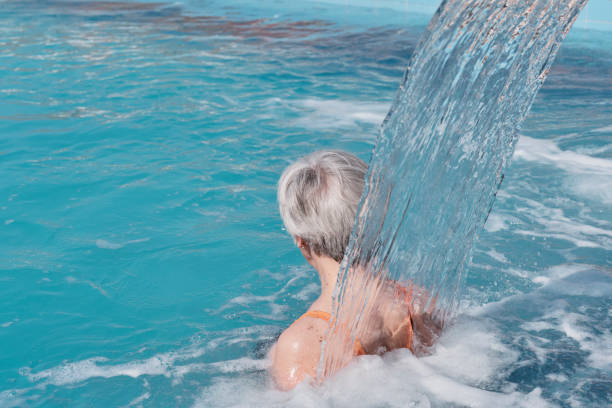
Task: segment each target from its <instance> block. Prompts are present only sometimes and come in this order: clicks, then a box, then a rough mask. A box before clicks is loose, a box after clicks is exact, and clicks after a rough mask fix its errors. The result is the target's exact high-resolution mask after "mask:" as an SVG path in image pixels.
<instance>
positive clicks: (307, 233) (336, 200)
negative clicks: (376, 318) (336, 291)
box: [278, 150, 368, 262]
mask: <svg viewBox="0 0 612 408" xmlns="http://www.w3.org/2000/svg"><path fill="white" fill-rule="evenodd" d="M367 170H368V166H367V164H365V163H364V162H363V160H361V159H359V158H358V157H356V156H354V155H352V154H350V153H347V152H343V151H340V150H322V151H317V152H314V153H311V154H309V155H308V156H305V157H303V158H301V159H299V160H297V161H296V162H295V163H293V164H291V165H290V166H289V167H287V168H286V169H285V171H284V172H283V174H282V175H281V178H280V180H279V181H278V204H279V208H280V214H281V217H282V219H283V222H284V223H285V228H287V231H288V232H289V233H290V234H291V236H292V237H293V238H294V239H296V238H298V237H299V238H301V239H303V240H304V241H306V243H308V245H309V246H310V248H311V249H312V250H313V251H314V252H315V253H316V254H317V255H327V256H330V257H331V258H333V259H335V260H336V261H337V262H341V261H342V258H343V257H344V251H345V250H346V247H347V245H348V242H349V238H350V235H351V231H352V229H353V224H354V222H355V214H356V213H357V205H359V200H360V199H361V193H362V192H363V187H364V184H365V175H366V172H367Z"/></svg>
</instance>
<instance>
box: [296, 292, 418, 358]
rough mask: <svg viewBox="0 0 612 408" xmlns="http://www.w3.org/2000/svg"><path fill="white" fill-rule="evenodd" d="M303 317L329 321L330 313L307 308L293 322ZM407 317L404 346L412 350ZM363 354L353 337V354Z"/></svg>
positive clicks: (357, 340)
mask: <svg viewBox="0 0 612 408" xmlns="http://www.w3.org/2000/svg"><path fill="white" fill-rule="evenodd" d="M406 293H407V289H406ZM304 317H313V318H315V319H322V320H325V321H326V322H329V319H331V315H330V314H329V313H327V312H323V311H321V310H309V311H307V312H306V313H304V314H303V315H301V316H300V317H299V318H298V319H297V320H296V321H295V322H293V323H294V324H295V323H296V322H298V321H299V320H301V319H302V318H304ZM408 319H409V320H410V321H409V324H408V325H407V326H406V327H407V330H408V341H407V343H406V346H405V347H406V348H408V349H411V350H412V319H411V318H410V316H408ZM364 354H367V353H366V351H365V349H364V348H363V345H362V344H361V342H360V341H359V339H355V344H354V345H353V355H355V356H363V355H364Z"/></svg>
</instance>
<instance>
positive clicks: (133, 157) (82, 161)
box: [0, 1, 612, 407]
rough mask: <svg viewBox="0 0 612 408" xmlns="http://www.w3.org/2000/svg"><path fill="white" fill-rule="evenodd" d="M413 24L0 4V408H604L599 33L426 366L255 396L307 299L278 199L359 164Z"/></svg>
mask: <svg viewBox="0 0 612 408" xmlns="http://www.w3.org/2000/svg"><path fill="white" fill-rule="evenodd" d="M411 10H412V9H411ZM411 10H404V9H403V8H402V7H395V8H385V7H373V8H367V7H350V6H348V5H347V3H345V2H337V3H336V4H333V3H316V2H313V3H308V7H305V6H297V5H295V4H292V3H290V2H278V3H273V4H266V5H259V6H255V5H253V4H249V2H246V1H245V2H239V1H230V2H207V3H200V2H196V1H186V2H173V3H135V2H125V3H105V2H78V1H73V2H65V1H44V2H43V1H40V2H38V1H31V2H23V1H22V2H16V1H15V2H13V1H8V2H6V1H5V2H0V32H1V33H2V35H0V119H1V120H0V135H2V137H1V138H0V175H1V176H2V177H1V178H0V254H1V255H2V256H1V257H0V262H1V263H0V406H71V407H72V406H76V407H78V406H100V407H107V406H160V407H166V406H206V407H207V406H368V407H370V406H393V407H395V406H401V407H404V406H410V405H413V406H466V405H472V406H517V405H523V406H546V405H550V406H567V407H574V406H585V407H591V406H606V405H608V404H609V403H610V402H611V400H612V391H611V389H612V380H611V376H612V360H611V359H610V352H609V350H610V348H611V347H612V333H611V330H612V316H611V315H610V306H612V300H611V299H612V297H611V295H612V277H611V272H612V265H611V264H612V143H611V140H612V53H611V52H610V50H611V49H612V46H611V45H612V33H611V32H609V31H601V30H599V31H598V30H591V29H590V26H589V25H587V24H581V23H580V22H579V23H577V25H576V27H574V29H573V31H572V32H570V35H569V36H568V38H567V40H566V41H565V43H564V45H563V46H562V48H561V51H560V52H559V55H558V58H557V61H556V63H555V65H554V66H553V69H552V71H551V74H550V76H549V78H548V80H547V82H546V84H545V85H544V87H543V89H542V90H541V92H540V93H539V96H538V98H537V100H536V103H535V104H534V106H533V108H532V111H531V114H530V116H529V117H528V120H527V122H526V123H525V125H524V126H523V131H522V137H521V139H520V141H519V144H518V146H517V150H516V152H515V155H514V159H513V164H512V166H511V167H510V169H509V171H508V172H507V174H506V178H505V180H504V184H503V185H502V190H501V191H500V193H499V194H498V199H497V202H496V204H495V207H494V210H493V212H492V214H491V216H490V217H489V220H488V222H487V225H486V228H485V231H484V232H483V233H482V234H481V237H480V240H479V243H478V244H477V246H476V249H475V251H474V260H473V263H472V265H471V266H469V267H468V268H467V270H468V276H467V280H466V285H465V286H466V290H465V292H464V296H463V298H462V310H463V311H462V313H461V314H460V315H459V318H458V321H457V324H456V325H455V326H454V327H453V328H451V329H450V330H449V331H448V332H447V333H445V335H444V336H443V338H442V339H441V341H440V344H439V346H438V348H437V349H436V352H435V353H434V354H433V355H432V356H429V357H426V358H423V359H419V360H417V359H415V358H413V357H412V356H411V355H410V354H409V353H408V352H406V351H404V350H400V351H398V352H395V353H391V354H389V355H386V356H384V357H383V358H380V357H375V356H369V357H365V358H362V359H360V361H358V362H356V363H355V364H354V365H353V366H351V367H349V368H347V369H346V370H345V371H343V372H342V373H340V374H339V375H338V376H337V377H335V378H333V379H332V380H331V381H329V382H327V383H326V384H325V385H324V386H323V387H322V388H320V389H312V388H310V387H307V386H304V387H300V388H298V389H297V390H295V391H293V392H291V393H280V392H277V391H275V390H273V389H272V387H271V386H270V385H269V383H268V380H267V377H266V374H265V370H264V369H265V366H266V363H265V361H264V359H263V355H264V354H265V350H267V348H268V347H269V344H270V342H271V341H272V340H273V339H274V338H275V336H276V335H277V334H278V332H279V331H280V330H282V329H283V328H284V327H286V326H287V325H288V324H289V323H290V322H291V321H292V320H293V319H294V318H295V317H296V316H298V315H300V314H301V313H302V312H303V311H304V309H305V307H306V305H307V304H308V301H309V300H311V299H313V298H314V297H315V296H316V291H317V282H316V278H315V275H314V274H313V271H312V270H311V269H310V268H309V267H308V265H307V264H306V263H305V262H304V261H303V259H301V257H300V254H299V252H298V251H297V250H296V249H295V248H294V247H293V245H292V242H291V240H290V239H289V237H288V236H287V235H286V233H285V232H284V231H283V229H282V223H281V221H280V219H279V217H278V214H277V209H276V203H275V183H276V180H277V178H278V176H279V174H280V172H281V171H282V169H283V168H284V167H285V166H286V165H287V164H288V163H289V162H290V161H292V160H294V159H295V158H297V157H299V156H301V155H303V154H306V153H308V152H310V151H312V150H315V149H319V148H327V147H330V148H331V147H333V148H341V149H346V150H350V151H352V152H354V153H356V154H358V155H359V156H360V157H362V158H363V159H365V160H367V159H368V157H369V153H370V151H371V149H372V147H373V143H374V141H375V137H376V130H377V126H378V125H379V124H380V122H381V121H382V118H383V117H384V115H385V114H386V112H387V109H388V107H389V105H390V103H391V100H392V98H393V96H394V94H395V91H396V88H397V86H398V84H399V81H400V79H401V77H402V75H403V71H404V69H405V67H406V65H407V62H408V58H409V57H410V55H411V52H412V50H413V49H414V46H415V44H416V41H417V39H418V37H419V35H420V33H421V32H422V31H423V29H424V27H425V25H426V24H427V21H428V18H429V16H428V15H427V14H426V13H427V12H429V10H427V7H426V6H423V10H422V11H423V12H424V13H425V14H418V13H414V12H412V11H411ZM591 17H592V16H591ZM432 86H433V85H432Z"/></svg>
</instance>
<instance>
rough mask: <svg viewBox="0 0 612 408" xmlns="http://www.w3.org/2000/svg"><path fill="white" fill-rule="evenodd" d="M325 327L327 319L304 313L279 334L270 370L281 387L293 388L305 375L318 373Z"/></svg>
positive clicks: (272, 352)
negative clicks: (303, 315) (308, 315)
mask: <svg viewBox="0 0 612 408" xmlns="http://www.w3.org/2000/svg"><path fill="white" fill-rule="evenodd" d="M326 330H327V322H325V321H324V320H322V319H316V318H312V317H304V318H302V319H299V320H298V321H296V322H295V323H293V324H292V325H291V326H290V327H289V328H287V329H286V330H285V331H284V332H283V333H282V334H281V335H280V337H279V338H278V341H277V343H276V344H275V345H274V346H273V349H272V350H271V353H270V354H271V355H270V357H271V359H272V365H271V368H270V373H271V374H272V378H273V379H274V381H275V383H276V384H277V386H278V387H279V388H281V389H291V388H293V387H294V386H295V385H296V384H298V383H299V382H301V381H302V380H303V379H304V378H305V377H306V376H310V377H312V378H314V377H315V375H316V369H317V364H318V363H319V358H320V356H321V344H322V342H323V336H324V335H325V331H326Z"/></svg>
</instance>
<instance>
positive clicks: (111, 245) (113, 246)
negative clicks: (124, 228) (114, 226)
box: [96, 238, 151, 249]
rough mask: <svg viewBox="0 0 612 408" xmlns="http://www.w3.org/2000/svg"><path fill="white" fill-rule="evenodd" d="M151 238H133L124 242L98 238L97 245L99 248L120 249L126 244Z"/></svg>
mask: <svg viewBox="0 0 612 408" xmlns="http://www.w3.org/2000/svg"><path fill="white" fill-rule="evenodd" d="M150 239H151V238H140V239H133V240H130V241H126V242H124V243H119V242H110V241H107V240H105V239H97V240H96V246H97V247H98V248H101V249H120V248H123V247H124V246H126V245H130V244H138V243H141V242H147V241H149V240H150Z"/></svg>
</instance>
